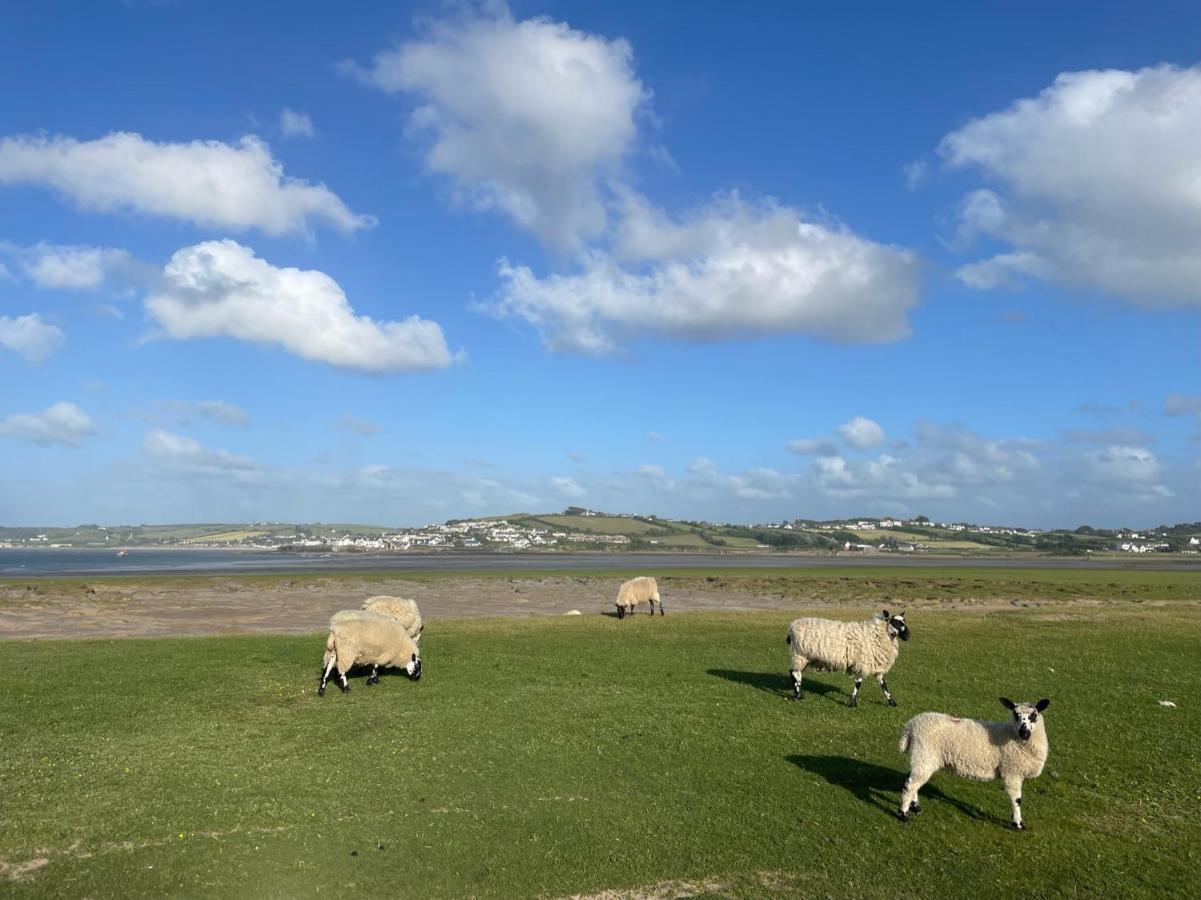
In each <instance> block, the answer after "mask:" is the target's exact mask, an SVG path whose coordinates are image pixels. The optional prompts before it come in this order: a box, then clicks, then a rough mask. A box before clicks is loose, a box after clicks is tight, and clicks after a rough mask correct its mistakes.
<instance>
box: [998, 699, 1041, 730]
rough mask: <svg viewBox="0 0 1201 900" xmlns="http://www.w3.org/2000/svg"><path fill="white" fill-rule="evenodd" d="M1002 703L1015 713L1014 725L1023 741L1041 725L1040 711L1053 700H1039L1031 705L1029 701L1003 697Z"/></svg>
mask: <svg viewBox="0 0 1201 900" xmlns="http://www.w3.org/2000/svg"><path fill="white" fill-rule="evenodd" d="M1001 705H1002V706H1004V707H1005V708H1006V709H1007V710H1009V711H1010V712H1011V713H1013V725H1014V728H1016V729H1017V733H1018V737H1020V738H1021V739H1022V740H1023V741H1028V740H1030V736H1031V735H1032V734H1034V732H1035V730H1036V729H1037V728H1038V727H1039V725H1038V719H1039V713H1041V712H1042V711H1043V710H1044V709H1046V708H1047V707H1048V706H1050V705H1051V701H1050V700H1039V701H1038V702H1037V703H1035V704H1034V705H1033V706H1031V705H1030V704H1029V703H1014V702H1013V701H1012V700H1010V699H1008V698H1006V697H1002V698H1001Z"/></svg>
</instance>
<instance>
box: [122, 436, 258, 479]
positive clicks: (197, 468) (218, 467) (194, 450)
mask: <svg viewBox="0 0 1201 900" xmlns="http://www.w3.org/2000/svg"><path fill="white" fill-rule="evenodd" d="M142 449H143V451H145V453H146V455H147V456H150V457H151V458H152V459H154V460H155V461H157V462H159V463H161V464H163V465H165V466H168V467H169V468H172V469H178V470H180V471H184V472H189V473H192V474H198V475H219V474H235V475H238V474H241V475H245V474H248V473H255V472H258V471H260V469H261V467H260V466H259V465H258V463H256V462H255V461H254V460H252V459H251V458H250V457H248V456H239V455H236V454H233V453H230V452H229V451H228V450H210V449H208V448H206V447H205V446H203V445H202V444H201V443H200V441H198V440H196V439H195V438H190V437H186V436H184V435H179V434H174V433H173V432H170V431H163V430H162V429H156V430H154V431H152V432H150V434H148V435H146V440H145V441H144V442H143V443H142Z"/></svg>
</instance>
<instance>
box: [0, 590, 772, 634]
mask: <svg viewBox="0 0 1201 900" xmlns="http://www.w3.org/2000/svg"><path fill="white" fill-rule="evenodd" d="M620 583H621V579H620V578H573V577H555V576H548V577H545V578H525V579H507V578H473V577H470V576H467V577H462V578H444V579H439V580H437V581H433V582H421V581H409V580H406V579H403V578H395V579H385V580H379V579H372V580H370V581H363V580H360V579H356V578H354V577H353V576H350V577H337V578H331V579H329V580H328V581H327V580H319V581H312V580H308V579H305V580H302V581H292V580H289V579H288V578H287V577H286V576H284V577H281V578H280V579H279V580H278V581H271V582H267V583H262V584H258V583H250V582H239V581H237V580H235V579H223V578H212V579H196V580H195V582H194V583H180V582H173V583H163V584H156V583H155V582H154V581H146V582H144V583H137V582H133V583H122V584H112V583H106V582H104V581H92V582H81V583H78V584H76V585H73V586H65V585H62V584H61V583H60V584H57V585H49V584H47V585H33V586H26V585H20V586H13V585H7V586H4V585H0V637H5V638H17V639H20V638H63V637H68V638H106V637H139V636H160V635H202V634H308V633H311V632H314V631H319V630H320V629H322V628H323V627H325V625H326V623H327V622H328V621H329V617H330V615H331V614H332V613H333V612H335V611H336V610H339V609H347V608H353V607H357V606H359V605H360V604H361V603H362V602H363V600H364V599H365V598H366V597H369V596H371V595H373V594H395V595H398V596H402V597H412V598H414V599H415V600H416V601H417V602H418V604H420V606H421V612H422V615H423V616H424V617H425V618H426V619H427V620H436V619H447V618H472V617H477V616H518V617H525V616H552V615H563V614H564V613H566V612H568V611H569V610H573V609H578V610H579V611H580V612H581V613H582V614H584V615H600V614H601V613H611V612H613V609H614V607H613V598H614V597H615V596H616V595H617V587H618V585H619V584H620ZM662 588H663V589H662V594H663V597H664V601H665V607H666V609H667V611H668V613H669V614H670V613H671V612H673V611H684V610H696V609H729V610H745V609H786V608H789V607H792V606H795V603H794V602H793V601H791V600H789V599H786V598H784V597H780V596H773V595H771V594H769V593H761V594H760V593H756V592H753V591H749V592H748V591H742V590H730V589H729V588H728V587H726V588H724V589H719V588H708V589H707V588H705V587H699V586H695V585H693V584H689V585H688V586H684V585H683V584H679V585H673V584H672V583H671V580H670V579H667V580H664V581H663V582H662Z"/></svg>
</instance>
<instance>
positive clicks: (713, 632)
mask: <svg viewBox="0 0 1201 900" xmlns="http://www.w3.org/2000/svg"><path fill="white" fill-rule="evenodd" d="M1044 574H1045V573H1044ZM1110 574H1112V575H1114V576H1115V580H1114V582H1113V587H1112V590H1113V591H1114V592H1115V595H1116V593H1117V592H1119V591H1121V592H1123V593H1124V592H1126V591H1127V590H1128V591H1130V593H1131V596H1130V598H1129V599H1134V600H1138V599H1143V600H1144V601H1145V602H1143V603H1141V604H1139V603H1115V604H1114V605H1112V606H1103V607H1097V606H1092V605H1088V604H1082V603H1077V602H1073V596H1074V595H1069V596H1065V598H1064V601H1063V603H1062V605H1061V606H1057V607H1052V608H1048V607H1045V606H1044V607H1041V608H1038V609H1022V608H1017V609H1013V610H1005V611H996V612H990V613H965V612H949V611H933V610H930V611H922V612H918V613H916V614H915V613H914V612H910V616H909V619H910V625H911V628H912V631H913V639H912V640H911V641H910V642H909V643H908V644H906V645H904V649H903V651H902V654H901V657H900V660H899V661H898V663H897V665H896V667H895V669H894V670H893V672H892V673H891V674H890V676H889V683H890V686H891V687H892V688H893V690H894V692H895V694H896V696H897V698H898V700H899V701H900V704H901V706H900V708H899V709H890V708H889V707H887V706H885V705H884V704H883V702H882V700H881V698H880V697H879V696H878V691H876V689H875V686H874V685H872V684H868V685H865V688H864V691H865V693H864V697H863V700H862V702H861V706H860V708H859V709H857V710H852V709H848V708H847V707H846V706H845V700H846V696H847V690H848V688H849V679H848V678H847V677H846V676H843V675H828V674H827V675H814V677H813V678H811V679H809V681H808V687H809V690H810V691H811V695H810V697H809V698H808V699H806V700H805V701H804V702H802V703H799V704H797V703H792V702H790V701H788V700H787V699H786V695H787V692H788V678H787V675H786V668H787V648H786V647H785V645H784V640H783V636H784V631H785V627H786V624H787V622H788V620H789V619H790V618H791V617H792V615H793V614H792V613H790V612H783V613H742V614H735V613H725V614H721V613H692V614H676V615H672V614H671V613H670V612H669V614H668V615H667V616H666V617H663V618H654V619H651V618H650V617H646V616H639V617H635V618H633V619H628V620H626V621H624V622H619V621H617V620H615V619H613V618H611V617H608V616H599V615H597V616H585V617H572V618H548V619H540V620H477V621H453V622H433V623H430V625H429V627H428V628H427V630H426V637H425V639H424V641H423V646H424V654H423V656H424V661H425V666H426V668H425V677H423V678H422V680H421V681H420V682H417V683H412V682H410V681H408V680H407V679H406V678H404V677H403V676H399V675H398V676H392V677H385V678H383V680H382V683H381V684H380V685H379V686H378V687H372V688H367V687H365V686H364V680H363V678H362V677H358V678H356V679H354V680H353V682H352V684H353V690H352V692H351V693H350V694H348V695H342V694H340V693H338V692H336V691H331V692H330V693H328V694H327V695H326V696H325V697H324V698H318V697H317V696H316V695H315V691H314V688H315V676H316V671H317V668H318V664H319V660H320V655H321V649H322V646H323V637H322V636H321V635H313V636H309V637H299V638H297V637H220V638H196V639H158V640H121V641H96V642H91V641H88V642H82V641H79V642H31V643H17V642H9V643H4V644H2V645H0V650H2V652H0V679H2V680H3V683H4V684H5V697H4V701H3V703H0V735H3V740H4V753H3V754H2V755H0V813H2V814H0V890H2V892H3V893H4V894H5V895H7V896H13V897H52V896H89V897H118V896H120V897H130V896H145V897H160V896H169V895H176V896H180V895H185V896H220V897H228V896H247V897H250V896H253V897H264V896H268V897H295V896H318V895H323V894H337V895H345V894H347V893H353V894H359V895H366V896H413V897H464V896H503V897H518V896H520V897H528V896H545V897H554V896H561V895H568V894H573V893H584V894H589V893H594V892H599V891H602V890H609V889H611V890H630V891H634V892H635V893H630V894H612V895H608V896H613V897H626V896H629V897H633V896H647V895H652V894H651V893H650V892H652V891H655V890H658V891H660V894H655V895H654V896H674V895H676V894H688V895H690V896H692V895H696V896H737V897H769V896H797V897H802V896H813V895H818V896H827V895H830V896H839V897H843V896H846V897H850V896H855V897H895V896H898V895H903V896H911V897H912V896H929V897H947V896H976V897H978V896H1000V895H1033V896H1048V895H1060V896H1118V895H1122V896H1144V897H1163V896H1186V895H1193V896H1195V895H1196V872H1197V867H1198V863H1199V862H1201V795H1199V794H1198V782H1197V772H1198V770H1199V764H1201V710H1199V706H1198V697H1199V696H1201V644H1199V642H1198V641H1197V635H1198V633H1199V629H1201V610H1199V609H1198V606H1197V605H1196V604H1195V603H1190V602H1179V600H1180V599H1181V593H1180V589H1179V588H1178V587H1177V582H1176V581H1172V582H1171V583H1170V584H1160V585H1158V586H1156V585H1150V586H1143V587H1140V586H1139V582H1138V579H1137V577H1136V576H1138V575H1140V574H1142V573H1110ZM1064 575H1065V578H1064V579H1062V580H1058V581H1057V580H1056V579H1054V578H1050V579H1048V580H1047V581H1046V582H1045V584H1044V587H1042V588H1040V593H1044V594H1045V592H1046V591H1048V590H1050V589H1051V586H1054V585H1056V584H1058V585H1078V584H1079V581H1078V578H1077V580H1076V581H1072V580H1070V576H1076V575H1077V573H1074V572H1069V573H1064ZM827 576H828V573H827ZM669 577H670V576H669ZM705 577H708V578H724V577H734V576H727V574H724V573H721V574H713V575H708V576H705ZM864 577H865V578H870V579H875V581H873V582H872V584H873V588H874V590H875V591H878V592H879V593H876V594H874V599H881V594H883V593H884V591H883V590H882V589H881V587H882V585H884V584H889V583H891V585H892V587H894V588H895V587H896V582H895V581H890V579H892V578H893V577H894V576H889V575H887V574H886V573H865V575H864ZM895 577H896V578H899V577H900V576H895ZM906 577H908V578H910V579H912V578H913V575H912V573H908V574H907V575H906ZM798 583H805V582H804V581H803V580H799V581H798ZM808 584H809V586H810V587H812V583H811V582H810V583H808ZM856 584H857V586H858V587H859V588H862V587H863V586H864V582H863V581H859V582H856ZM1019 584H1020V582H1019V581H1015V582H1014V584H1013V585H1012V586H1013V587H1014V588H1015V589H1016V587H1017V585H1019ZM1194 586H1195V582H1194ZM993 587H996V585H995V583H994V584H993ZM1010 587H1011V586H1010V585H1008V584H1007V585H1005V587H1004V588H1002V589H1001V590H1008V589H1009V588H1010ZM912 590H913V591H914V592H918V591H922V592H925V591H926V589H925V588H924V587H923V586H921V585H913V586H912ZM928 590H929V591H930V592H935V591H937V590H939V589H938V588H935V587H930V588H929V589H928ZM1072 590H1075V588H1073V589H1072ZM1155 597H1166V598H1167V599H1159V600H1155V599H1150V598H1155ZM1192 597H1193V599H1194V600H1195V599H1196V594H1195V592H1194V593H1193V595H1192ZM1000 695H1008V696H1011V697H1013V698H1014V699H1030V700H1033V699H1037V698H1039V697H1042V696H1048V697H1050V698H1051V700H1052V706H1051V708H1050V709H1049V710H1048V711H1047V715H1046V719H1045V720H1046V723H1047V727H1048V731H1049V735H1050V742H1051V756H1050V760H1049V762H1048V765H1047V771H1046V772H1045V773H1044V775H1043V776H1042V777H1041V778H1039V779H1037V780H1034V781H1031V782H1028V783H1027V785H1026V789H1025V793H1024V798H1025V803H1024V811H1025V818H1026V820H1027V822H1028V824H1029V826H1030V831H1029V832H1027V833H1016V832H1013V831H1011V830H1009V829H1007V828H1006V823H1007V821H1008V816H1009V805H1008V801H1007V799H1006V797H1005V795H1004V793H1003V791H1002V789H1001V787H1000V785H999V784H998V783H995V782H994V783H991V784H977V783H970V782H966V781H962V780H958V779H955V778H952V777H950V776H947V775H939V776H936V777H935V779H934V780H933V781H932V782H931V784H930V786H928V788H927V789H926V792H925V793H924V795H923V806H924V809H925V812H924V813H923V815H922V816H921V817H920V818H918V819H916V820H915V821H913V822H911V823H909V824H904V825H903V824H901V823H900V822H898V821H897V820H895V819H894V818H893V816H892V810H893V808H894V806H895V804H896V802H897V797H898V792H899V789H900V787H901V783H902V781H903V779H904V774H905V768H904V758H903V757H902V756H901V755H900V754H899V753H898V751H897V749H896V743H897V737H898V735H899V733H900V729H901V726H902V725H903V723H904V722H905V721H906V720H907V719H908V718H909V717H910V716H912V715H914V714H915V713H917V712H919V711H921V710H925V709H939V710H944V711H948V712H952V713H957V714H961V715H969V716H981V717H993V718H1001V717H1003V716H1004V710H1003V709H1002V708H1001V707H1000V705H999V704H998V703H997V700H996V698H997V697H998V696H1000ZM1161 700H1171V701H1174V702H1175V703H1176V704H1177V706H1176V707H1174V708H1173V707H1165V706H1161V705H1160V703H1159V701H1161ZM637 892H641V893H637ZM689 892H691V893H689Z"/></svg>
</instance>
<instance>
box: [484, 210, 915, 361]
mask: <svg viewBox="0 0 1201 900" xmlns="http://www.w3.org/2000/svg"><path fill="white" fill-rule="evenodd" d="M623 262H625V263H629V264H632V265H633V266H635V267H637V268H634V269H631V268H627V267H623ZM500 274H501V277H502V278H503V279H504V280H505V284H504V285H503V287H502V289H501V293H500V295H499V298H498V299H497V301H496V302H495V303H494V304H493V306H492V307H490V310H491V311H492V312H493V313H494V314H496V315H500V316H510V315H511V316H517V317H519V318H522V319H525V320H526V321H528V322H530V323H531V324H533V325H534V326H535V327H537V328H538V330H539V331H540V332H541V333H542V337H543V342H544V343H545V344H546V346H547V347H548V348H549V349H552V350H564V351H578V352H586V353H608V352H612V351H614V350H615V349H617V348H618V347H619V346H621V345H622V344H623V343H624V342H625V341H627V340H629V339H631V338H634V337H638V336H641V335H645V334H659V335H665V336H668V337H676V338H685V339H690V340H699V341H711V340H723V339H728V338H732V337H736V336H745V335H764V334H779V333H793V332H799V333H805V334H811V335H815V336H819V337H824V338H829V339H833V340H837V341H846V342H854V343H861V342H878V341H892V340H897V339H899V338H902V337H905V336H906V335H907V334H908V333H909V325H908V322H907V321H906V313H907V311H908V310H909V309H910V308H911V307H912V306H914V305H915V304H916V303H917V292H918V282H919V277H920V276H919V265H918V261H917V259H916V257H915V256H914V255H913V254H912V253H910V252H909V251H906V250H901V249H898V248H896V247H891V246H886V245H883V244H877V243H874V242H872V241H869V240H866V239H864V238H860V237H858V236H856V235H855V234H853V233H851V232H850V231H848V230H847V229H846V228H844V227H842V226H840V225H837V224H815V223H812V222H808V221H805V220H804V218H803V217H802V216H801V215H800V214H799V213H798V212H796V211H795V210H792V209H788V208H786V207H780V206H776V205H774V204H770V203H768V204H764V205H761V206H753V205H750V204H747V203H744V202H743V201H742V200H741V199H740V198H739V197H738V196H737V195H736V194H731V195H727V196H723V197H719V198H717V200H716V201H715V202H714V203H712V204H711V205H709V206H708V207H706V208H704V209H702V210H700V211H699V212H698V213H696V214H694V215H693V216H692V217H690V218H688V219H686V220H684V221H683V222H679V223H676V222H672V221H670V220H669V219H668V217H667V216H666V214H665V213H663V212H662V211H660V210H657V209H654V208H652V207H650V206H649V205H647V204H646V203H645V202H644V201H642V200H641V199H639V198H634V197H630V196H627V197H626V198H625V215H624V218H623V221H622V224H621V227H620V230H619V234H618V241H617V249H616V254H608V253H601V252H593V253H590V254H588V255H587V256H586V257H585V268H584V271H583V272H582V273H580V274H576V275H550V276H547V277H546V278H542V279H540V278H538V277H537V276H535V275H534V273H533V272H531V271H530V269H528V268H526V267H525V266H513V265H510V264H509V263H508V261H507V260H502V262H501V265H500Z"/></svg>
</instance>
